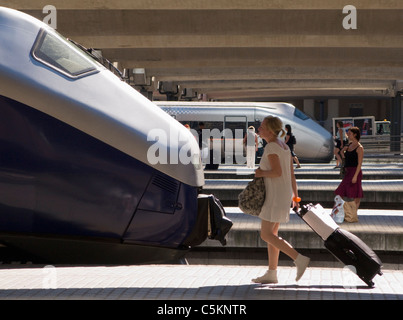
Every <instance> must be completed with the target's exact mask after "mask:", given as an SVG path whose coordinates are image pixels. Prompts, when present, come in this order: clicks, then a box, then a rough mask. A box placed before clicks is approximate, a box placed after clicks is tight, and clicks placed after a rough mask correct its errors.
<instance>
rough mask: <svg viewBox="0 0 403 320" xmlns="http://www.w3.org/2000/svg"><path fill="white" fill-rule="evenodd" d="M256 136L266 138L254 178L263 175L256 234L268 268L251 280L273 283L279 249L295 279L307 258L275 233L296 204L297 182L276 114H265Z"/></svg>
mask: <svg viewBox="0 0 403 320" xmlns="http://www.w3.org/2000/svg"><path fill="white" fill-rule="evenodd" d="M259 134H260V136H261V137H262V138H263V139H264V140H266V141H267V145H266V147H265V149H264V152H263V156H262V160H261V161H260V168H259V169H257V170H256V174H255V176H256V177H264V182H265V187H266V199H265V202H264V204H263V207H262V210H261V212H260V215H259V218H260V219H261V220H262V224H261V231H260V236H261V238H262V239H263V240H264V241H265V242H266V243H267V251H268V266H269V268H268V270H267V272H266V273H265V274H264V275H263V276H261V277H258V278H256V279H252V281H253V282H255V283H277V282H278V280H277V266H278V257H279V253H280V251H282V252H284V253H285V254H287V255H288V256H289V257H290V258H291V259H293V260H294V263H295V265H296V266H297V277H296V280H297V281H298V280H299V279H300V278H301V277H302V275H303V274H304V272H305V269H306V268H307V267H308V264H309V261H310V259H309V258H308V257H305V256H303V255H301V254H299V253H298V252H297V251H296V250H295V249H294V248H293V247H292V246H291V245H290V244H289V243H288V242H287V241H285V240H284V239H282V238H280V237H279V236H278V229H279V226H280V223H283V222H288V221H289V217H290V204H291V202H292V205H293V207H298V206H299V205H298V202H296V200H297V199H296V197H298V189H297V182H296V179H295V175H294V166H293V162H292V159H291V154H290V150H289V149H288V147H287V145H286V144H285V143H284V141H283V140H282V139H279V135H280V134H281V137H283V136H284V134H285V132H284V130H283V123H282V122H281V120H280V119H279V118H278V117H273V116H268V117H266V118H265V119H264V120H263V122H262V124H261V126H260V127H259Z"/></svg>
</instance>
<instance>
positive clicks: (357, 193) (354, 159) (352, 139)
mask: <svg viewBox="0 0 403 320" xmlns="http://www.w3.org/2000/svg"><path fill="white" fill-rule="evenodd" d="M347 137H348V140H349V144H348V145H347V146H345V147H344V148H343V150H342V151H344V152H345V153H344V156H345V165H344V168H345V174H344V178H343V180H342V181H341V183H340V185H339V186H338V187H337V189H336V191H335V192H334V193H335V194H336V195H339V196H341V197H347V198H354V202H355V204H356V206H357V210H358V207H359V206H360V202H361V199H362V198H363V197H364V193H363V191H362V171H361V166H362V160H363V158H364V148H363V146H362V145H361V143H360V142H359V141H360V137H361V133H360V129H358V128H357V127H352V128H350V129H349V130H348V132H347Z"/></svg>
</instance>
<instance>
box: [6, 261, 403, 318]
mask: <svg viewBox="0 0 403 320" xmlns="http://www.w3.org/2000/svg"><path fill="white" fill-rule="evenodd" d="M265 270H266V267H263V266H221V265H218V266H206V265H144V266H116V267H108V266H100V267H73V266H66V267H46V268H43V267H38V266H36V267H31V268H18V267H14V268H12V267H11V268H10V267H5V266H3V267H2V268H1V269H0V299H7V300H14V299H24V300H27V299H34V300H38V299H46V300H158V301H159V302H157V303H153V304H152V308H147V310H144V311H145V312H146V313H145V314H144V315H145V316H151V317H152V316H154V315H157V312H158V310H162V309H158V308H160V307H169V306H177V305H178V302H176V304H173V302H170V300H179V304H180V305H182V306H188V307H190V306H192V308H193V310H192V313H191V314H190V315H191V316H193V317H192V318H197V319H199V318H200V316H202V315H204V314H203V313H202V310H201V307H202V306H203V305H212V304H214V306H216V305H222V304H225V305H230V304H238V305H239V304H246V306H247V309H246V311H247V314H248V312H249V314H250V313H252V310H249V311H248V304H247V301H250V300H317V299H321V300H339V299H340V300H373V299H379V300H397V299H399V300H402V299H403V273H402V272H401V271H393V270H383V272H384V274H383V276H378V275H377V276H376V277H375V278H374V282H375V288H368V287H367V286H366V285H365V284H364V283H363V282H362V281H361V280H360V279H359V278H358V277H356V275H355V274H353V273H352V272H351V271H349V270H347V269H345V268H343V267H338V268H315V267H310V268H308V269H307V271H306V273H305V274H304V276H303V277H302V279H301V280H300V281H299V282H298V283H296V282H295V268H294V267H280V268H279V270H278V279H279V283H278V284H275V285H261V284H254V283H252V282H251V279H252V278H255V277H257V276H260V275H262V274H263V273H264V272H265ZM211 300H230V301H222V302H218V301H215V302H211ZM195 301H199V302H200V303H199V304H197V309H195V308H194V306H195ZM231 301H235V302H231ZM145 305H147V304H145ZM138 306H141V305H138ZM266 306H267V305H266ZM214 308H215V307H214ZM136 310H138V309H136ZM165 310H166V309H165ZM182 310H184V309H182ZM196 310H197V311H196ZM203 310H204V311H205V312H208V310H214V309H210V307H208V308H204V309H203ZM196 316H198V317H196ZM162 319H163V317H162Z"/></svg>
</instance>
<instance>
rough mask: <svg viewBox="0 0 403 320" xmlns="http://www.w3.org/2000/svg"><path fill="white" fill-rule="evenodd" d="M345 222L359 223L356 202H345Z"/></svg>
mask: <svg viewBox="0 0 403 320" xmlns="http://www.w3.org/2000/svg"><path fill="white" fill-rule="evenodd" d="M343 209H344V220H345V221H347V222H358V214H357V205H356V204H355V202H354V201H344V205H343Z"/></svg>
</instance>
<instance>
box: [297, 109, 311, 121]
mask: <svg viewBox="0 0 403 320" xmlns="http://www.w3.org/2000/svg"><path fill="white" fill-rule="evenodd" d="M294 115H295V116H296V117H297V118H300V119H301V120H308V119H309V116H307V115H306V114H305V113H303V112H302V111H301V110H299V109H298V108H295V111H294Z"/></svg>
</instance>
